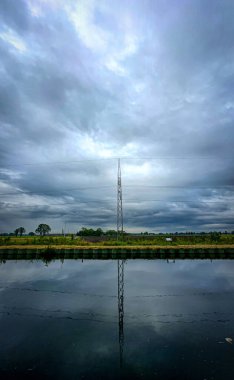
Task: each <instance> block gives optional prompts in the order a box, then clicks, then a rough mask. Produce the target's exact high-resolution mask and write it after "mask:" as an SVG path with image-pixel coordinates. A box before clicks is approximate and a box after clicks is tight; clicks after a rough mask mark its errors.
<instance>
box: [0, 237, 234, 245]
mask: <svg viewBox="0 0 234 380" xmlns="http://www.w3.org/2000/svg"><path fill="white" fill-rule="evenodd" d="M211 244H212V245H214V244H215V245H223V244H226V245H232V244H234V235H226V234H222V235H220V237H219V239H218V240H217V241H215V240H214V236H212V235H208V234H207V235H204V236H196V235H193V236H189V237H188V236H187V237H186V236H173V241H172V242H167V241H165V235H164V236H162V235H157V236H153V237H152V238H150V239H149V238H145V237H144V236H141V237H132V236H128V235H127V236H125V237H124V239H123V240H119V241H117V240H116V239H112V240H105V241H101V242H93V243H91V242H87V241H85V240H84V239H83V238H81V237H76V238H75V239H74V238H73V237H72V236H66V237H63V236H42V237H41V236H21V237H19V236H18V237H15V236H7V237H0V246H14V245H17V246H18V245H20V246H27V245H30V246H33V245H46V246H50V245H53V246H60V245H61V246H62V245H63V246H64V245H66V246H85V247H86V246H87V247H92V246H96V247H97V246H98V247H105V246H151V245H152V246H153V245H154V246H162V247H163V246H167V247H168V246H172V247H173V246H179V245H189V246H191V245H193V246H196V245H204V246H206V245H211Z"/></svg>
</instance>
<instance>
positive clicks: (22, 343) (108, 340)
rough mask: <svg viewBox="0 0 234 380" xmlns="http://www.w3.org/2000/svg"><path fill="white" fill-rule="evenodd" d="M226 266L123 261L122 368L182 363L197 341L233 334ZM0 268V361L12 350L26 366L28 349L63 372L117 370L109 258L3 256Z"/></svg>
mask: <svg viewBox="0 0 234 380" xmlns="http://www.w3.org/2000/svg"><path fill="white" fill-rule="evenodd" d="M233 266H234V262H233V261H221V260H220V261H214V262H210V261H207V260H203V261H192V260H191V261H188V260H183V261H182V260H181V261H180V260H179V261H177V260H176V262H175V263H170V264H167V263H166V261H162V260H155V261H153V260H152V261H150V260H145V261H144V260H129V261H127V262H126V265H125V293H124V294H125V299H124V306H125V307H124V310H125V316H124V334H125V345H124V360H125V362H126V363H127V364H126V366H127V368H128V370H129V371H130V372H131V371H133V372H134V371H136V373H138V367H137V366H138V364H137V363H139V365H140V366H142V368H144V366H145V365H147V366H148V367H149V368H151V369H152V368H153V367H154V366H155V365H156V364H157V366H158V367H159V368H161V369H162V371H163V370H164V371H168V365H167V364H166V363H168V360H170V361H171V363H172V364H173V365H174V366H177V367H178V368H180V370H182V371H183V370H184V369H185V368H187V366H188V365H192V362H191V361H192V359H193V360H194V355H195V356H196V355H198V353H199V352H200V351H201V347H202V349H203V351H204V353H203V355H205V356H204V357H207V355H215V352H216V351H215V347H214V345H215V344H216V343H217V342H218V341H221V340H222V339H223V338H224V337H225V336H232V335H234V330H233V325H234V324H233V321H234V312H233V310H234V308H233V306H234V305H233V303H234V301H233V293H234V284H233V280H232V271H233ZM0 270H1V274H2V275H1V284H0V290H1V293H0V302H1V305H2V306H1V308H0V318H1V328H0V330H1V334H2V345H3V346H2V347H5V351H6V355H7V357H8V359H5V360H6V362H5V363H8V364H9V366H12V363H13V361H15V360H17V359H15V354H14V352H18V358H19V360H21V361H22V363H24V364H22V365H25V367H26V366H27V365H28V362H29V361H30V360H31V361H35V355H37V356H38V355H39V356H40V357H41V363H42V364H41V365H42V366H43V361H44V363H46V358H47V357H48V356H49V357H50V360H51V364H50V365H51V366H52V365H53V367H54V368H55V367H56V368H60V370H61V368H63V370H64V371H65V373H66V374H68V373H69V374H70V375H67V376H70V377H72V376H71V372H69V371H71V368H70V367H71V366H73V367H74V370H75V371H76V375H77V376H78V374H80V376H81V374H82V373H85V374H86V375H87V373H89V372H88V371H89V370H88V369H87V368H91V369H90V371H91V372H90V373H92V374H93V372H92V371H94V372H95V371H97V376H99V377H100V376H102V377H105V375H103V374H104V373H106V374H107V373H109V374H110V373H113V372H115V370H116V377H117V373H118V363H119V361H118V306H117V300H118V298H117V261H92V260H87V261H86V260H84V262H83V263H82V262H81V261H78V260H77V261H73V260H68V261H64V263H63V264H61V262H60V261H55V262H51V263H50V264H49V266H48V267H46V266H45V265H44V264H43V263H41V262H36V261H35V262H27V261H24V262H23V261H19V262H17V263H15V262H13V261H9V262H7V263H6V264H4V265H2V266H1V267H0ZM9 330H10V331H11V336H12V339H11V342H9V334H8V331H9ZM35 341H36V342H37V348H35V345H34V342H35ZM45 342H46V346H45ZM32 347H34V348H32ZM42 347H44V348H43V349H42ZM21 349H23V350H22V354H20V352H21V351H20V350H21ZM22 355H24V357H22ZM189 355H190V357H189ZM219 355H221V357H222V355H224V354H222V352H219ZM182 357H184V358H186V363H185V362H183V366H184V367H183V366H182V367H180V366H181V365H182V364H181V360H182V359H181V358H182ZM196 357H197V356H196ZM5 358H6V357H5ZM9 358H11V359H9ZM197 360H198V359H197ZM212 360H213V359H212ZM223 360H224V362H225V360H226V365H227V368H230V363H229V361H227V359H225V357H224V359H223ZM65 362H67V363H70V364H69V365H67V367H66V370H65V367H63V363H65ZM90 363H91V364H90ZM189 363H190V364H189ZM6 365H7V364H6ZM44 365H45V364H44ZM50 365H49V368H50ZM46 366H47V369H48V363H47V364H46ZM68 367H69V368H70V369H68ZM95 368H99V369H95ZM114 369H115V370H114ZM48 370H49V371H50V369H48ZM51 371H52V367H51ZM66 371H68V372H66ZM82 371H83V372H82ZM111 371H112V372H111ZM55 372H56V370H55ZM95 373H96V372H95ZM134 373H135V372H134ZM165 373H166V372H165ZM58 375H59V374H58V373H57V376H58ZM53 376H54V375H53ZM52 378H53V377H52Z"/></svg>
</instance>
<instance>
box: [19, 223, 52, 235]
mask: <svg viewBox="0 0 234 380" xmlns="http://www.w3.org/2000/svg"><path fill="white" fill-rule="evenodd" d="M50 231H51V228H50V226H49V225H48V224H44V223H41V224H39V226H38V227H37V228H36V230H35V233H36V234H39V235H40V236H45V235H46V234H48V233H49V232H50ZM25 233H26V230H25V228H24V227H19V228H16V230H15V231H14V234H15V236H18V235H19V236H22V235H23V234H25ZM29 235H30V236H33V235H34V232H29Z"/></svg>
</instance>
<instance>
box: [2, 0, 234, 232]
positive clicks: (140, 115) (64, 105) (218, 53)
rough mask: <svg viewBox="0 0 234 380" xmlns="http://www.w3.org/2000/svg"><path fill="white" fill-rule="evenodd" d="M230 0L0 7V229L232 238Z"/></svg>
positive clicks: (8, 0) (27, 2)
mask: <svg viewBox="0 0 234 380" xmlns="http://www.w3.org/2000/svg"><path fill="white" fill-rule="evenodd" d="M233 117H234V2H233V1H231V0H212V1H211V0H170V1H169V0H168V1H166V0H138V1H136V0H128V1H125V0H111V1H110V0H66V1H63V0H17V1H15V0H1V1H0V124H1V129H0V130H1V132H0V194H1V210H0V219H1V222H0V230H1V232H10V231H12V230H14V229H15V228H17V227H19V226H21V225H22V226H24V227H25V228H26V230H27V232H29V231H31V230H32V231H34V230H35V228H36V227H37V226H38V224H39V223H48V224H49V225H50V226H51V227H52V230H53V232H56V231H61V229H62V228H66V231H67V232H68V231H69V232H72V231H77V230H78V229H79V228H81V227H82V226H90V227H94V228H97V227H102V228H103V229H107V228H115V225H116V179H117V178H116V177H117V157H121V167H122V182H123V207H124V229H125V230H127V231H144V230H148V231H153V232H164V231H188V230H190V231H191V230H193V231H210V230H215V229H218V230H230V231H231V230H234V220H233V211H234V210H233V209H234V195H233V190H234V175H233V163H234V156H233V145H234V128H233Z"/></svg>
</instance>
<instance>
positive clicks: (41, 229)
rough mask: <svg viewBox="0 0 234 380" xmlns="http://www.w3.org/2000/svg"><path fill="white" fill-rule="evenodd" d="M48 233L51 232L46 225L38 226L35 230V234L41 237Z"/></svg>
mask: <svg viewBox="0 0 234 380" xmlns="http://www.w3.org/2000/svg"><path fill="white" fill-rule="evenodd" d="M50 231H51V228H50V226H48V224H39V226H38V227H37V229H36V230H35V232H36V233H38V234H40V235H41V236H45V235H46V234H48V233H49V232H50Z"/></svg>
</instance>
